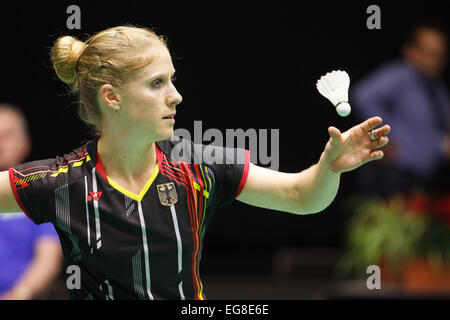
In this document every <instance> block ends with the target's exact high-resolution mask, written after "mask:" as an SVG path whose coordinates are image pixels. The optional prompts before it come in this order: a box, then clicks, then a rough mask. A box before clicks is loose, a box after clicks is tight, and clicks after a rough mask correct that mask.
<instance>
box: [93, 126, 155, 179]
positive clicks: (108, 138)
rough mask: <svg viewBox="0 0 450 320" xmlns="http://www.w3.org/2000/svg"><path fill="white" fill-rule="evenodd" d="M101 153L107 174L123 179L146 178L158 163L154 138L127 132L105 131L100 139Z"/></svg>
mask: <svg viewBox="0 0 450 320" xmlns="http://www.w3.org/2000/svg"><path fill="white" fill-rule="evenodd" d="M98 153H99V155H100V158H101V161H102V163H103V167H104V169H105V172H106V174H107V175H108V176H109V177H111V178H112V179H113V180H114V178H117V177H120V179H121V180H125V181H135V180H138V181H139V180H140V179H146V178H148V176H149V175H151V173H152V172H153V170H154V168H155V165H156V162H157V160H156V146H155V142H154V141H153V140H148V139H146V140H144V139H142V137H131V136H130V135H127V133H124V132H119V130H116V131H104V132H102V135H101V136H100V139H99V140H98Z"/></svg>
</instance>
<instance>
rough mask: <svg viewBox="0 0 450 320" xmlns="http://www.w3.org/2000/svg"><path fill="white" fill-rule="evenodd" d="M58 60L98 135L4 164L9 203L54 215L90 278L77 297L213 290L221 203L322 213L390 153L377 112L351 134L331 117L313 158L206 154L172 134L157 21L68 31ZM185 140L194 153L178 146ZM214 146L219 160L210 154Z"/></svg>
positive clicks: (38, 217) (1, 180)
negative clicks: (343, 181)
mask: <svg viewBox="0 0 450 320" xmlns="http://www.w3.org/2000/svg"><path fill="white" fill-rule="evenodd" d="M52 61H53V67H54V69H55V71H56V74H57V75H58V77H59V79H61V80H62V81H63V82H65V83H66V84H68V85H69V86H70V88H71V89H72V90H73V91H74V92H75V93H76V94H78V97H79V102H80V104H79V115H80V117H81V119H83V120H84V121H85V122H87V123H88V124H90V125H92V126H93V128H95V129H96V130H97V132H98V135H97V136H96V137H95V138H94V139H92V140H90V141H88V142H86V143H85V144H83V145H82V146H80V147H79V148H77V149H75V150H73V151H71V152H69V153H67V154H65V155H64V156H62V157H60V156H57V157H55V158H53V159H46V160H40V161H33V162H29V163H24V164H21V165H18V166H16V167H14V168H10V169H9V170H8V171H4V172H1V173H0V212H16V211H20V210H22V211H24V212H25V213H26V214H27V215H28V217H29V218H30V219H31V220H32V221H34V222H35V223H37V224H40V223H43V222H51V223H53V224H54V226H55V228H56V230H57V232H58V234H59V237H60V241H61V245H62V249H63V253H64V261H65V265H66V267H68V266H71V265H72V266H77V267H78V268H79V269H78V270H80V280H81V289H79V290H78V289H76V288H75V289H73V290H71V292H72V294H73V295H74V298H78V299H79V298H82V299H204V298H205V295H204V290H203V285H202V282H201V280H200V276H199V263H200V256H201V252H202V239H203V237H204V234H205V230H206V227H207V226H208V223H209V222H210V219H211V217H212V215H213V212H214V211H215V210H216V209H217V208H220V207H223V206H225V205H228V204H230V203H231V202H232V201H233V200H234V199H238V200H240V201H242V202H244V203H247V204H250V205H254V206H259V207H262V208H268V209H274V210H279V211H285V212H290V213H293V214H308V213H315V212H319V211H321V210H323V209H325V208H326V207H327V206H328V205H329V204H330V203H331V201H332V200H333V199H334V197H335V195H336V192H337V190H338V185H339V179H340V175H341V173H343V172H345V171H350V170H353V169H355V168H357V167H359V166H361V165H363V164H365V163H367V162H369V161H371V160H377V159H380V158H382V157H383V152H382V151H381V150H379V149H380V148H381V147H383V146H384V145H385V144H386V143H387V142H388V138H387V137H386V135H387V134H388V133H389V131H390V128H389V126H388V125H385V126H383V127H379V128H378V129H376V127H378V126H379V125H380V124H381V122H382V119H381V118H379V117H374V118H370V119H368V120H366V121H365V122H363V123H361V124H359V125H356V126H354V127H353V128H351V129H349V130H348V131H346V132H344V133H341V132H340V131H339V130H338V129H337V128H335V127H329V129H328V132H329V135H330V138H329V141H328V142H327V144H326V146H325V149H324V151H323V153H322V155H321V157H320V160H319V161H318V162H317V163H316V164H315V165H313V166H311V167H310V168H308V169H306V170H304V171H301V172H299V173H282V172H277V171H273V170H269V169H266V168H262V167H259V166H257V165H254V164H252V163H250V160H249V159H250V157H249V151H248V150H244V149H233V148H231V149H230V150H231V151H232V153H230V152H223V151H225V149H226V148H219V147H215V149H214V150H215V152H212V153H209V152H205V151H206V146H205V145H200V146H201V149H200V150H199V149H198V148H194V145H193V143H192V142H191V141H188V140H186V139H181V138H179V139H178V140H176V141H172V139H170V138H171V136H172V134H173V127H174V117H175V113H176V111H177V105H178V104H180V103H181V101H182V97H181V95H180V94H179V93H178V92H177V90H176V89H175V86H174V84H173V77H174V73H175V69H174V67H173V64H172V60H171V56H170V52H169V49H168V46H167V43H166V41H165V38H164V37H162V36H158V35H156V34H155V33H154V32H153V31H152V30H149V29H146V28H140V27H135V26H118V27H114V28H110V29H107V30H104V31H101V32H99V33H97V34H95V35H94V36H92V37H91V38H89V39H88V40H87V41H86V42H82V41H79V40H77V39H75V38H73V37H71V36H63V37H60V38H59V39H58V40H57V41H56V42H55V43H54V45H53V47H52ZM179 146H182V147H183V150H192V152H191V153H189V152H187V154H183V156H181V153H180V152H174V150H178V149H177V147H179ZM188 147H191V148H188ZM227 150H228V149H227ZM230 150H228V151H230ZM216 153H217V154H222V157H223V158H222V161H215V162H214V161H208V160H211V159H208V157H212V154H214V155H215V157H216V156H217V154H216ZM186 155H188V157H186ZM208 155H210V156H208ZM236 157H237V158H239V157H241V159H243V161H241V162H238V161H235V162H233V159H235V158H236ZM198 159H202V161H201V162H199V161H196V160H198ZM215 159H216V158H215ZM71 270H76V269H71Z"/></svg>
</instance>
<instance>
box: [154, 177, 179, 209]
mask: <svg viewBox="0 0 450 320" xmlns="http://www.w3.org/2000/svg"><path fill="white" fill-rule="evenodd" d="M156 189H158V195H159V201H160V202H161V204H162V205H163V206H169V207H170V206H171V205H173V204H175V203H176V202H177V201H178V195H177V190H176V189H175V185H174V184H173V182H169V183H163V184H158V185H157V186H156Z"/></svg>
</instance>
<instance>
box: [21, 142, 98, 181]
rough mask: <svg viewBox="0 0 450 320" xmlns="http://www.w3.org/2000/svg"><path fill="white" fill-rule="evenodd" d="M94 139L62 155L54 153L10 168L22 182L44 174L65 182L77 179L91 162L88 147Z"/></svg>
mask: <svg viewBox="0 0 450 320" xmlns="http://www.w3.org/2000/svg"><path fill="white" fill-rule="evenodd" d="M94 140H95V139H93V140H89V141H87V142H85V143H83V144H82V145H81V146H79V147H77V148H75V149H73V150H71V151H69V152H67V153H65V154H63V155H56V156H55V157H54V158H48V159H42V160H35V161H30V162H26V163H22V164H20V165H17V166H15V167H14V168H12V173H13V175H14V176H16V177H17V178H21V179H22V180H23V181H24V182H27V181H29V180H30V181H32V180H36V179H40V178H43V177H44V176H47V177H51V178H55V180H56V181H61V182H66V183H67V182H68V181H69V180H72V179H77V178H79V177H81V176H84V175H85V170H86V169H88V168H87V167H88V166H89V165H90V164H91V163H92V162H93V161H92V156H91V154H90V152H89V151H88V148H89V147H92V144H93V143H94V142H95V141H94ZM95 147H96V146H95ZM91 153H92V151H91ZM92 166H93V164H92Z"/></svg>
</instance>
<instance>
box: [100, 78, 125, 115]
mask: <svg viewBox="0 0 450 320" xmlns="http://www.w3.org/2000/svg"><path fill="white" fill-rule="evenodd" d="M100 97H101V99H102V101H103V102H104V103H105V104H106V106H107V107H109V108H112V109H114V110H118V109H119V108H120V94H119V93H118V92H117V89H116V88H115V87H113V86H112V85H110V84H104V85H102V86H101V87H100Z"/></svg>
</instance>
